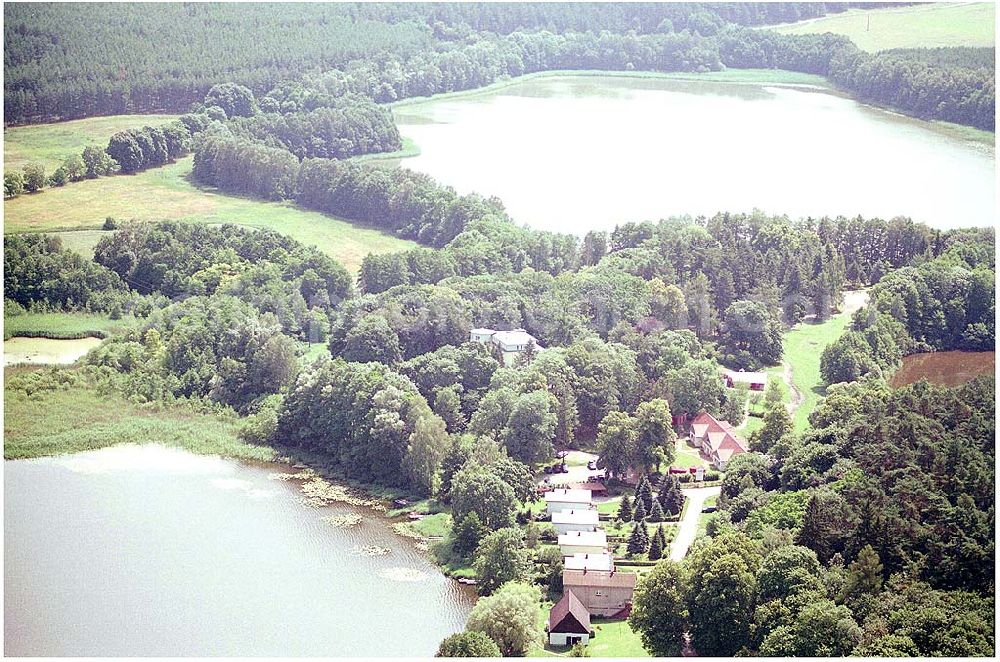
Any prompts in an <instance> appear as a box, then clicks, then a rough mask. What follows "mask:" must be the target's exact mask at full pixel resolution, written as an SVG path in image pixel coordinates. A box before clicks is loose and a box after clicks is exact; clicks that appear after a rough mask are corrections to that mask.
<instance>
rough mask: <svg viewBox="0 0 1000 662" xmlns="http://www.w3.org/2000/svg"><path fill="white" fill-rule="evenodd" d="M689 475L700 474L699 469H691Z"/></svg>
mask: <svg viewBox="0 0 1000 662" xmlns="http://www.w3.org/2000/svg"><path fill="white" fill-rule="evenodd" d="M688 473H689V474H696V473H698V467H691V468H690V469H688Z"/></svg>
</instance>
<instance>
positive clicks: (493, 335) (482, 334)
mask: <svg viewBox="0 0 1000 662" xmlns="http://www.w3.org/2000/svg"><path fill="white" fill-rule="evenodd" d="M469 340H470V341H471V342H478V343H483V344H484V345H485V344H491V345H493V346H494V347H496V348H497V350H498V351H499V352H500V356H501V357H502V358H503V364H504V366H506V367H508V368H510V367H511V366H513V365H514V362H515V361H517V357H518V356H520V355H521V352H524V351H525V350H527V349H528V346H529V345H534V346H535V348H536V349H539V350H540V349H543V348H542V346H541V345H539V344H538V341H537V340H535V337H534V336H532V335H531V334H530V333H528V332H527V331H525V330H524V329H514V330H513V331H495V330H493V329H483V328H480V329H473V330H472V331H470V332H469Z"/></svg>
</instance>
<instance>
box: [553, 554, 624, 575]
mask: <svg viewBox="0 0 1000 662" xmlns="http://www.w3.org/2000/svg"><path fill="white" fill-rule="evenodd" d="M563 569H565V570H588V571H589V570H604V571H607V572H610V571H612V570H614V569H615V561H614V559H613V558H612V556H611V555H610V554H574V555H573V556H567V557H566V558H565V559H563Z"/></svg>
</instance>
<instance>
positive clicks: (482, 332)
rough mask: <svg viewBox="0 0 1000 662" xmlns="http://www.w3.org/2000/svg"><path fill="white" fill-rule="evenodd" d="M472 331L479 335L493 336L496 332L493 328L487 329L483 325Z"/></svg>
mask: <svg viewBox="0 0 1000 662" xmlns="http://www.w3.org/2000/svg"><path fill="white" fill-rule="evenodd" d="M471 333H475V334H476V335H477V336H481V335H487V336H492V335H493V334H494V333H496V331H494V330H493V329H487V328H486V327H482V328H479V329H473V330H472V331H471Z"/></svg>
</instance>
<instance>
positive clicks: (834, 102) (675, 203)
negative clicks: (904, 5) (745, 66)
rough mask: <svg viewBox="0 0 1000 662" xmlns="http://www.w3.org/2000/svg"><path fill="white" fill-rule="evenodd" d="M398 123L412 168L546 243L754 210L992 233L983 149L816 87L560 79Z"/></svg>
mask: <svg viewBox="0 0 1000 662" xmlns="http://www.w3.org/2000/svg"><path fill="white" fill-rule="evenodd" d="M394 114H395V116H396V119H397V123H398V124H399V125H400V131H401V132H402V134H403V135H404V136H406V137H408V138H411V139H413V140H414V141H415V142H416V143H417V145H418V146H419V147H420V150H421V153H420V155H419V156H416V157H413V158H408V159H403V160H402V164H403V165H404V166H405V167H407V168H411V169H413V170H418V171H421V172H425V173H428V174H430V175H432V176H434V177H435V178H437V179H438V180H439V181H441V182H443V183H446V184H449V185H451V186H454V187H455V188H456V190H458V191H460V192H462V193H467V192H470V191H476V192H479V193H481V194H484V195H496V196H498V197H499V198H500V199H501V200H503V202H504V204H505V205H506V206H507V209H508V211H509V212H510V213H511V216H512V217H513V218H514V220H515V221H518V222H520V223H527V224H529V225H531V226H532V227H535V228H540V229H546V230H555V231H561V232H573V233H577V234H582V233H585V232H586V231H588V230H591V229H595V228H596V229H611V228H613V227H614V225H615V224H617V223H621V222H623V221H641V220H656V219H659V218H663V217H667V216H671V215H681V214H693V215H697V214H706V215H711V214H714V213H716V212H718V211H750V210H752V209H754V208H758V209H762V210H764V211H766V212H768V213H776V214H788V215H789V216H791V217H793V218H796V217H800V216H814V217H815V216H824V215H827V216H835V215H838V214H842V215H845V216H856V215H858V214H861V215H863V216H866V217H870V216H880V217H882V218H892V217H893V216H899V215H904V216H911V217H912V218H914V219H915V220H918V221H925V222H927V223H929V224H931V225H934V226H936V227H940V228H949V227H956V226H968V225H990V224H992V223H993V220H994V205H995V203H994V186H995V182H994V170H995V166H994V148H993V146H992V145H984V144H981V143H973V142H968V141H964V140H960V139H957V138H955V137H953V136H952V135H950V134H948V133H945V132H944V131H942V130H941V129H939V128H937V127H935V126H933V125H932V124H930V123H927V122H922V121H919V120H914V119H910V118H906V117H903V116H900V115H896V114H893V113H889V112H886V111H883V110H879V109H875V108H872V107H869V106H865V105H862V104H860V103H858V102H856V101H853V100H851V99H847V98H844V97H841V96H837V95H834V94H831V93H828V92H824V91H822V90H820V89H818V88H811V89H810V88H806V87H797V88H792V87H781V86H775V85H753V84H737V83H714V82H688V81H672V80H665V79H659V80H656V79H628V78H617V77H596V76H595V77H579V76H577V77H573V76H567V77H557V78H543V79H536V80H529V81H523V82H519V83H515V84H513V85H511V86H509V87H505V88H502V89H500V90H497V91H493V92H488V93H483V94H479V95H476V96H471V97H460V98H454V99H443V100H437V101H430V102H427V103H420V104H415V105H410V106H402V107H399V108H396V109H395V110H394ZM397 162H399V161H397Z"/></svg>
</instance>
